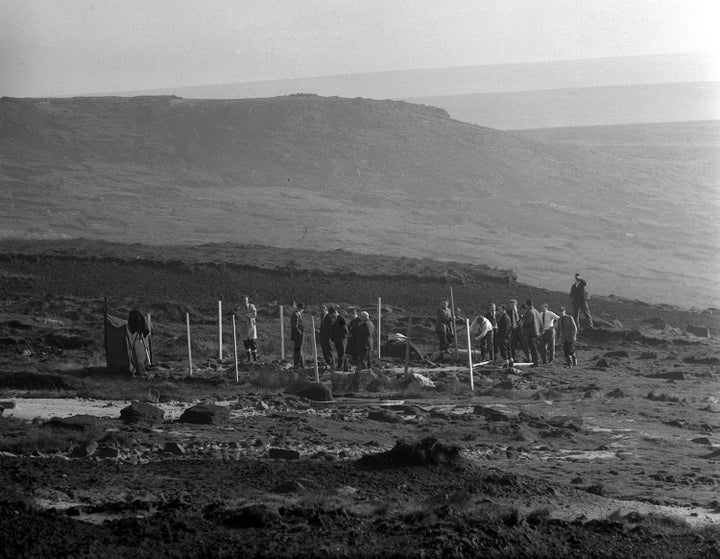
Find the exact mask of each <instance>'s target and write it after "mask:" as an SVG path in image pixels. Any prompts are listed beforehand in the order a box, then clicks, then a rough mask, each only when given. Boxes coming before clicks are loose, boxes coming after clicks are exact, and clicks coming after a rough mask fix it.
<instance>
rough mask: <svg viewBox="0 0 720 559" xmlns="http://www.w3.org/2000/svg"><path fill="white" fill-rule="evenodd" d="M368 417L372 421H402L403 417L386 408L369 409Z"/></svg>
mask: <svg viewBox="0 0 720 559" xmlns="http://www.w3.org/2000/svg"><path fill="white" fill-rule="evenodd" d="M368 419H372V420H373V421H382V422H384V423H402V422H403V418H402V417H400V416H399V415H396V414H394V413H393V412H391V411H388V410H370V411H369V412H368Z"/></svg>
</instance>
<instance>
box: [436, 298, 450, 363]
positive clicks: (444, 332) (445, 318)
mask: <svg viewBox="0 0 720 559" xmlns="http://www.w3.org/2000/svg"><path fill="white" fill-rule="evenodd" d="M449 304H450V303H449V302H448V300H447V299H443V300H442V301H440V307H439V308H438V310H437V320H436V322H435V332H437V336H438V342H439V343H440V353H447V352H448V350H449V349H450V344H452V343H453V341H454V340H455V328H454V326H455V325H454V324H453V316H452V311H451V310H450V307H449Z"/></svg>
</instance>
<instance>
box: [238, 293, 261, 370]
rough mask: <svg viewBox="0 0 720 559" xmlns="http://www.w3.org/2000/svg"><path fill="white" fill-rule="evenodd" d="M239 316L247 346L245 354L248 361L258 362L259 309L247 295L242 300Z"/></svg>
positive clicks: (244, 341) (244, 344)
mask: <svg viewBox="0 0 720 559" xmlns="http://www.w3.org/2000/svg"><path fill="white" fill-rule="evenodd" d="M238 316H239V318H240V325H241V331H242V332H245V334H244V335H243V346H245V354H246V355H247V360H248V361H250V358H251V357H252V360H253V361H257V325H256V320H257V309H256V308H255V305H253V304H252V303H250V299H249V298H248V296H247V295H243V296H242V297H241V298H240V306H239V307H238Z"/></svg>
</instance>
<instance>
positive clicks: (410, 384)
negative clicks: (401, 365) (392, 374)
mask: <svg viewBox="0 0 720 559" xmlns="http://www.w3.org/2000/svg"><path fill="white" fill-rule="evenodd" d="M398 385H399V386H400V387H402V388H435V383H434V382H433V381H431V380H430V379H429V378H428V377H426V376H424V375H421V374H420V373H408V374H407V376H404V377H403V378H402V379H401V380H400V382H399V383H398Z"/></svg>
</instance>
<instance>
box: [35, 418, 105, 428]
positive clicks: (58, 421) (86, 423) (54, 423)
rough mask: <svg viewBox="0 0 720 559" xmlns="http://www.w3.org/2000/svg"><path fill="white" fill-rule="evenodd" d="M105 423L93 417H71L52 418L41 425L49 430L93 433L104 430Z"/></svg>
mask: <svg viewBox="0 0 720 559" xmlns="http://www.w3.org/2000/svg"><path fill="white" fill-rule="evenodd" d="M105 423H106V422H105V421H104V420H102V419H101V418H99V417H95V416H94V415H73V416H71V417H53V418H52V419H50V420H49V421H46V422H45V423H43V426H45V427H50V428H51V429H64V430H67V431H85V432H87V431H93V430H96V429H104V428H105Z"/></svg>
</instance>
